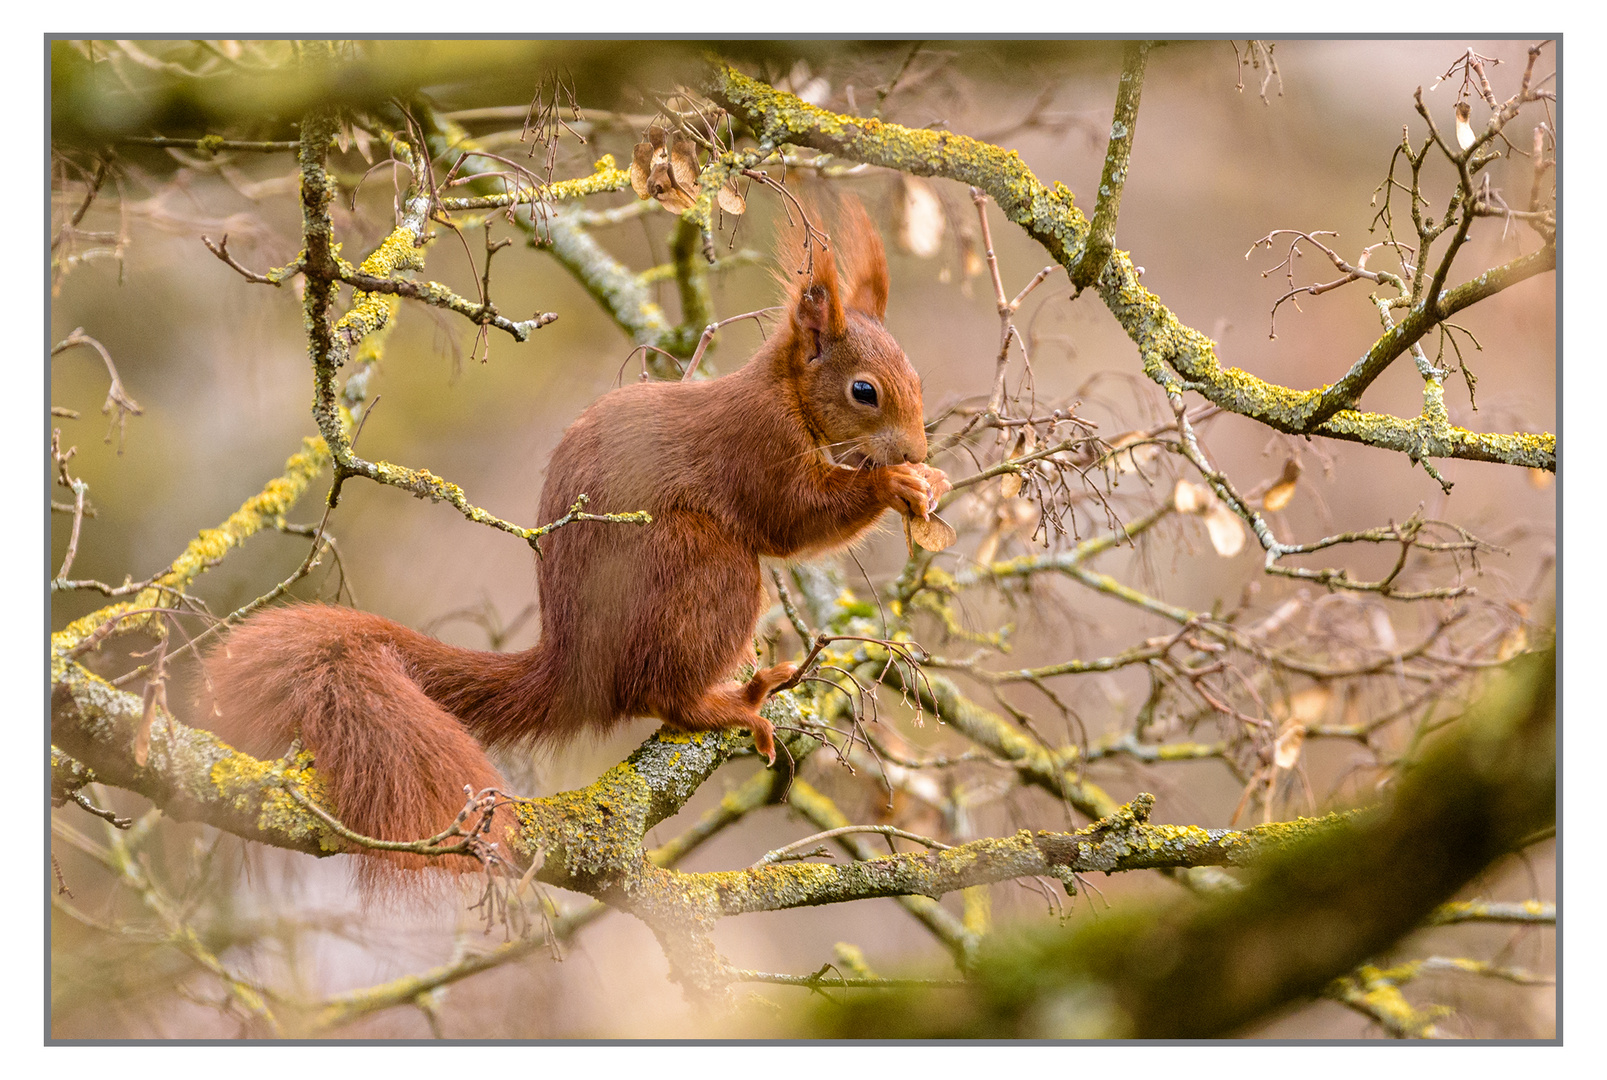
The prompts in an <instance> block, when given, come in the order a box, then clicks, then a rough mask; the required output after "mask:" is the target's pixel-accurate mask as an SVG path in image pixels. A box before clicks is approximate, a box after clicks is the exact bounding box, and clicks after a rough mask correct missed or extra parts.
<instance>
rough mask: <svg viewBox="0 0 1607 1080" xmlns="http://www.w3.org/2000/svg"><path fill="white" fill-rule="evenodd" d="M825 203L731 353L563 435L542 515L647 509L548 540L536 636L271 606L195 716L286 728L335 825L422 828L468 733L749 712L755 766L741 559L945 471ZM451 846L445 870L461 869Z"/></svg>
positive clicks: (499, 740) (747, 593) (614, 402)
mask: <svg viewBox="0 0 1607 1080" xmlns="http://www.w3.org/2000/svg"><path fill="white" fill-rule="evenodd" d="M841 218H842V221H841V223H840V227H839V228H838V229H837V231H836V232H837V235H836V238H835V239H834V240H833V241H832V242H831V243H830V244H829V246H825V245H822V244H820V243H818V242H817V243H814V244H812V245H806V243H805V241H804V240H803V239H802V238H800V237H799V236H798V235H797V234H796V233H792V234H788V235H786V236H784V237H783V239H782V242H781V247H782V263H783V266H786V267H789V268H793V269H795V270H796V271H797V272H795V273H791V274H788V275H787V279H788V280H787V284H788V287H787V296H786V304H785V307H786V316H785V317H784V319H783V321H782V324H781V326H780V327H778V329H777V331H776V332H775V333H773V334H772V335H771V336H770V339H769V340H768V341H766V342H765V344H764V345H763V346H762V347H761V348H760V349H759V351H758V352H757V353H755V354H754V355H753V357H752V358H750V359H749V360H748V362H747V363H746V364H744V365H743V366H742V367H741V368H739V369H737V370H736V371H733V372H731V373H730V374H728V375H724V376H722V377H720V378H717V379H710V380H707V381H700V382H643V383H636V384H633V385H629V386H625V387H621V388H619V389H616V390H613V391H611V392H609V393H607V394H605V395H603V396H602V397H601V398H599V399H598V400H597V401H596V402H595V403H594V404H592V406H591V407H590V408H588V409H587V410H586V411H585V412H583V413H582V414H581V415H580V417H579V419H577V420H576V421H575V422H574V423H573V424H571V425H570V426H569V428H568V430H566V431H565V432H564V436H563V439H562V441H560V442H559V444H558V447H557V449H556V450H555V451H554V452H553V455H552V461H551V463H550V464H549V466H548V468H547V479H546V484H545V486H544V487H543V488H542V493H541V509H540V514H541V520H543V521H551V520H553V519H555V518H557V517H559V516H561V515H562V514H563V513H564V512H565V511H566V510H568V509H569V507H570V506H571V504H573V503H574V501H575V499H576V497H577V496H578V495H580V494H582V493H584V494H586V495H587V496H589V498H590V509H592V510H593V511H598V512H623V511H632V510H646V511H649V512H650V513H651V515H652V522H651V523H650V524H647V525H627V524H608V523H597V522H578V523H575V524H571V525H567V526H565V527H564V528H561V529H558V530H557V531H555V532H553V533H552V534H551V535H550V536H548V537H547V538H546V539H545V540H544V541H543V557H542V558H541V560H540V562H539V570H538V575H539V587H540V595H541V604H542V606H541V622H542V626H541V634H540V639H539V641H538V642H537V644H536V645H535V647H534V648H531V649H529V650H527V651H525V652H520V653H495V652H479V651H475V650H472V649H464V648H458V647H456V646H452V645H447V644H445V643H443V642H440V641H436V640H435V639H433V638H431V637H428V636H427V635H425V634H421V633H419V632H417V631H415V630H411V629H408V628H407V627H404V626H400V625H398V624H396V623H394V622H391V621H389V620H387V619H383V618H381V617H380V616H378V615H372V614H369V613H368V612H363V611H355V610H352V609H350V608H341V607H331V606H327V605H321V604H298V605H293V606H289V607H281V608H277V609H272V610H269V611H266V612H263V613H260V614H257V615H254V616H252V617H251V618H250V619H248V620H246V621H245V622H244V623H242V624H241V625H240V626H239V627H238V628H236V629H235V630H234V631H233V632H232V633H230V634H229V636H228V637H227V639H226V640H225V641H224V643H223V644H222V645H221V646H219V647H217V648H216V649H214V650H213V651H212V652H211V653H210V654H209V655H208V656H207V657H206V658H205V659H204V666H205V674H206V679H205V682H206V684H207V688H206V689H205V690H204V691H203V693H204V695H206V696H207V697H209V699H210V700H209V701H208V702H205V703H204V704H207V705H210V712H211V717H210V720H211V724H210V726H211V727H212V728H213V729H214V730H215V731H216V732H217V733H218V735H219V736H220V737H222V738H223V739H225V740H227V741H228V742H230V743H231V744H233V745H235V746H237V747H239V748H240V749H242V750H245V751H247V752H249V753H255V754H258V755H261V756H275V755H277V754H280V753H283V752H284V751H285V749H286V748H287V747H288V746H289V745H290V744H291V742H292V740H295V739H299V740H300V744H301V746H302V747H303V748H305V749H307V750H309V751H311V753H312V755H313V761H314V765H315V767H316V768H317V770H318V772H319V774H320V775H321V776H322V778H323V780H324V783H325V785H326V789H327V790H328V791H329V793H330V798H331V799H332V801H333V803H334V806H335V810H336V812H337V814H338V815H339V817H340V818H341V820H342V821H343V822H344V823H345V824H346V825H347V826H348V827H349V828H352V829H355V830H357V831H358V832H360V833H363V834H365V835H368V836H372V837H377V838H380V839H385V840H416V839H420V838H422V837H426V836H432V835H435V834H436V833H439V832H441V831H442V830H444V829H445V828H446V827H447V826H448V825H449V824H451V822H452V820H453V819H454V817H455V816H456V815H457V813H458V811H459V810H460V809H462V807H463V804H464V786H465V785H468V786H469V787H471V788H473V789H474V790H476V791H478V790H480V789H482V788H486V787H494V786H498V785H499V784H500V783H501V781H500V778H499V777H498V775H497V772H496V769H495V768H493V766H492V765H491V762H490V760H489V759H488V758H487V756H486V754H485V751H484V750H483V749H482V744H484V745H485V746H493V747H495V746H506V745H509V744H514V743H520V742H528V743H548V744H555V743H562V742H567V741H569V740H571V739H573V738H575V737H576V736H579V735H582V734H593V735H600V734H604V733H606V732H607V731H609V730H610V729H612V728H613V727H615V726H616V725H618V724H621V723H624V722H625V721H627V720H629V719H631V718H633V717H654V718H657V719H658V720H661V721H663V723H664V725H665V726H666V727H669V728H673V729H675V730H679V731H707V730H713V729H720V728H748V729H750V730H751V731H752V732H753V738H754V743H755V744H756V746H757V747H758V749H759V752H760V753H762V754H764V756H765V757H766V758H767V759H768V760H769V761H770V762H771V763H774V761H775V740H774V734H773V731H772V728H771V724H770V722H769V721H767V720H766V719H764V718H763V717H762V716H760V715H759V712H758V709H759V706H760V705H761V704H762V703H763V701H764V700H765V698H766V697H767V696H768V695H769V694H770V693H771V691H773V690H774V689H775V688H776V687H778V686H780V685H782V684H783V683H785V682H787V681H788V680H790V679H791V678H792V676H793V675H794V673H795V672H796V670H797V669H796V666H795V665H793V664H790V663H784V664H776V665H774V666H772V667H767V668H764V669H762V670H760V671H758V672H757V673H756V674H754V675H753V676H752V678H750V679H748V681H747V682H746V683H745V684H739V683H736V682H733V681H732V679H731V676H732V674H733V673H734V672H735V670H736V669H737V668H738V666H739V665H741V664H742V663H743V662H744V661H751V660H752V659H753V646H752V640H753V633H754V628H755V626H756V624H757V622H758V619H759V616H760V614H761V613H762V611H763V610H764V606H765V594H764V589H763V586H762V585H761V581H760V571H759V560H760V558H761V557H768V558H779V559H785V558H789V557H794V556H800V555H813V554H819V553H822V552H826V551H831V550H834V549H838V548H842V547H844V546H846V545H848V544H850V543H852V542H853V541H854V540H855V539H856V538H857V537H859V536H860V535H861V534H863V533H864V532H865V531H866V530H867V529H869V528H870V526H871V525H872V523H874V522H875V520H876V519H877V517H878V516H880V514H881V513H882V512H883V511H884V510H888V509H893V510H897V511H899V512H901V513H904V514H910V515H914V516H917V517H921V518H925V517H926V516H927V515H928V513H929V511H930V510H932V509H933V508H934V507H935V506H936V504H937V499H938V497H939V496H940V495H941V494H942V493H943V492H944V491H946V490H948V488H949V484H948V481H947V479H946V478H945V477H944V475H943V473H942V472H941V471H940V470H938V469H935V468H932V467H931V466H928V465H925V464H924V460H925V458H926V453H927V444H926V431H925V428H924V426H923V419H922V405H921V384H920V380H919V379H918V377H917V376H916V374H915V370H914V368H912V367H911V366H910V363H909V360H908V359H906V358H905V356H904V351H903V350H902V349H901V348H899V346H898V343H897V342H896V341H894V340H893V337H892V335H891V334H889V333H888V332H887V330H886V329H885V328H884V327H883V325H882V319H883V317H884V315H885V314H886V310H887V292H888V274H887V261H886V257H885V255H884V254H883V251H882V244H881V240H880V238H879V237H878V236H877V233H876V230H875V227H874V226H873V225H872V224H871V222H870V219H869V217H868V216H867V215H866V213H865V211H864V208H863V207H861V206H860V205H859V204H858V203H857V202H853V201H846V202H845V203H844V205H843V207H842V213H841ZM798 268H802V269H798ZM499 824H501V825H507V824H511V822H510V821H509V820H508V819H506V818H503V819H501V821H500V822H499ZM495 832H496V833H497V834H498V835H499V838H500V829H496V830H495ZM382 857H383V858H384V859H386V860H388V861H389V863H390V865H392V866H395V867H398V868H404V869H416V868H419V867H422V866H424V865H426V864H431V863H433V864H434V865H437V866H439V864H440V862H441V861H442V860H430V859H428V858H427V857H425V856H421V855H416V854H408V853H394V852H386V853H382ZM452 861H453V865H448V866H446V867H443V869H449V870H464V869H469V868H470V865H469V860H467V859H465V858H462V857H454V859H453V860H452ZM364 862H365V866H367V867H373V869H374V870H375V871H378V870H379V869H380V864H372V863H369V862H368V861H367V860H365V861H364Z"/></svg>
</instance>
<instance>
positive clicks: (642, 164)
mask: <svg viewBox="0 0 1607 1080" xmlns="http://www.w3.org/2000/svg"><path fill="white" fill-rule="evenodd" d="M657 130H658V129H657V128H650V129H648V136H649V138H647V139H643V140H642V141H641V142H639V143H637V144H636V146H635V148H634V149H632V150H631V188H632V190H634V191H635V192H636V197H637V198H638V199H649V198H652V193H651V192H649V191H648V190H647V178H648V177H649V176H650V175H652V172H653V143H652V142H651V141H650V140H651V136H652V135H653V133H654V132H655V131H657ZM663 142H664V137H663V136H662V135H660V136H659V144H660V145H663Z"/></svg>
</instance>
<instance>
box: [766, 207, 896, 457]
mask: <svg viewBox="0 0 1607 1080" xmlns="http://www.w3.org/2000/svg"><path fill="white" fill-rule="evenodd" d="M782 265H783V266H784V267H786V268H788V269H789V270H791V271H792V273H790V274H789V275H788V278H789V280H788V289H787V311H788V322H789V325H788V327H787V330H786V331H785V333H786V334H787V335H788V337H789V340H788V341H787V342H786V343H784V345H783V349H784V351H785V353H786V355H787V357H788V367H789V369H790V371H789V374H790V377H791V379H792V381H793V383H794V385H795V386H796V387H797V389H798V398H799V405H800V407H801V408H802V410H803V412H804V419H805V421H806V422H807V423H808V424H809V426H810V428H811V429H812V430H813V432H814V434H815V436H816V437H817V439H818V441H819V442H820V444H821V446H822V448H823V449H824V450H826V452H827V453H829V454H830V455H831V457H832V459H833V460H834V461H836V462H839V463H841V464H844V465H849V466H854V467H858V466H861V465H897V464H899V463H901V462H906V461H908V462H915V461H924V460H925V459H926V428H925V426H924V419H923V409H922V405H921V380H920V377H919V376H918V375H916V374H915V369H914V368H913V367H911V366H910V362H909V359H908V358H907V357H906V356H905V355H904V350H903V349H901V348H899V345H898V342H896V341H894V340H893V335H891V334H889V333H888V332H887V330H886V328H885V327H884V326H883V325H882V318H883V317H884V316H885V315H886V314H887V258H886V255H885V254H884V253H883V251H882V241H881V238H880V237H879V236H878V235H877V233H876V227H875V226H874V225H872V224H871V221H870V217H869V215H867V214H866V213H865V208H864V207H863V206H861V205H860V203H859V201H858V200H856V199H845V200H843V204H842V212H841V213H840V214H839V221H838V224H837V228H836V230H835V231H834V233H833V234H832V236H831V237H830V238H829V239H827V240H826V241H825V242H822V239H821V237H820V236H819V234H812V235H807V234H805V232H804V230H799V231H798V232H795V233H794V234H793V235H791V236H790V237H788V238H787V239H786V240H785V241H783V250H782Z"/></svg>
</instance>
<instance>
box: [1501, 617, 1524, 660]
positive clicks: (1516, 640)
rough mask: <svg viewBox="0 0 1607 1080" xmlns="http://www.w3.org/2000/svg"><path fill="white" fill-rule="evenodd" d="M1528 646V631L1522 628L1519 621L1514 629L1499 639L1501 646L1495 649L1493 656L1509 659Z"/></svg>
mask: <svg viewBox="0 0 1607 1080" xmlns="http://www.w3.org/2000/svg"><path fill="white" fill-rule="evenodd" d="M1528 647H1529V631H1528V630H1526V629H1525V628H1524V626H1523V624H1522V623H1519V624H1518V627H1517V629H1516V630H1513V631H1512V632H1511V633H1509V634H1507V635H1506V637H1504V638H1502V639H1501V647H1500V648H1499V649H1498V650H1496V654H1495V658H1496V659H1497V660H1501V661H1506V660H1511V659H1512V658H1513V657H1514V656H1517V655H1518V654H1519V653H1521V652H1523V651H1524V650H1525V649H1527V648H1528Z"/></svg>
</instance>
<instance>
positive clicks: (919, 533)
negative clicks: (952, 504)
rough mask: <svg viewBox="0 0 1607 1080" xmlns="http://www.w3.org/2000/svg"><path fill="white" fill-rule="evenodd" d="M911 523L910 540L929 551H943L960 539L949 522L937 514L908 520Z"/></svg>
mask: <svg viewBox="0 0 1607 1080" xmlns="http://www.w3.org/2000/svg"><path fill="white" fill-rule="evenodd" d="M905 520H906V521H907V522H908V523H909V527H908V530H907V531H908V533H909V536H910V539H912V540H914V541H915V542H916V543H917V544H919V545H921V546H922V547H923V548H925V549H926V550H927V551H942V550H944V549H945V548H947V547H948V546H949V545H950V544H953V543H954V541H956V540H958V539H959V534H958V533H956V532H955V531H954V529H953V527H952V526H951V525H949V523H948V522H946V521H944V520H943V519H942V518H940V517H938V516H937V515H936V514H933V515H931V516H930V517H925V518H917V517H912V518H906V519H905Z"/></svg>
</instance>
